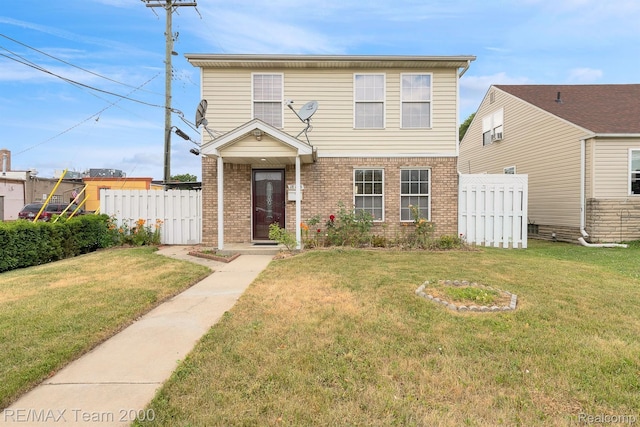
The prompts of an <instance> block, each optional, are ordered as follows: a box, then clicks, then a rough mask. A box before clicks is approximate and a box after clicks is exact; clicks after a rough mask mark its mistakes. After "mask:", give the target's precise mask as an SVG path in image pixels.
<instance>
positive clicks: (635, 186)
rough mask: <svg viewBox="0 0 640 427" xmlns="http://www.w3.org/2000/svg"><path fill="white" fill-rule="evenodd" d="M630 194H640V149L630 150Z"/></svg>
mask: <svg viewBox="0 0 640 427" xmlns="http://www.w3.org/2000/svg"><path fill="white" fill-rule="evenodd" d="M629 194H640V150H629Z"/></svg>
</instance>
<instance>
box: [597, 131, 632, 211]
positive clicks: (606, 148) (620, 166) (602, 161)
mask: <svg viewBox="0 0 640 427" xmlns="http://www.w3.org/2000/svg"><path fill="white" fill-rule="evenodd" d="M593 145H594V170H595V176H596V179H595V181H594V193H593V197H595V198H596V199H614V198H627V197H636V198H637V197H638V196H637V195H633V196H630V195H629V149H631V148H633V149H638V150H640V138H615V139H614V138H610V139H603V138H598V139H597V140H595V141H594V143H593Z"/></svg>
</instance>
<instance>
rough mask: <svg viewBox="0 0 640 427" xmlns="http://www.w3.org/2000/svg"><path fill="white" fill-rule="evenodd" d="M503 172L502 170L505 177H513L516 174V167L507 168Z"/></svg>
mask: <svg viewBox="0 0 640 427" xmlns="http://www.w3.org/2000/svg"><path fill="white" fill-rule="evenodd" d="M503 170H504V173H505V174H506V175H515V174H516V167H515V166H507V167H506V168H504V169H503Z"/></svg>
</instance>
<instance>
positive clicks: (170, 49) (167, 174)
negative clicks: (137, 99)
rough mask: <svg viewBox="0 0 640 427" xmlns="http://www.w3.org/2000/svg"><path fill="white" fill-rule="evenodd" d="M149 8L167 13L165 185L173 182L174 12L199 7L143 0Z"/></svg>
mask: <svg viewBox="0 0 640 427" xmlns="http://www.w3.org/2000/svg"><path fill="white" fill-rule="evenodd" d="M142 1H143V2H144V3H145V5H146V6H147V7H162V8H164V9H165V11H166V12H167V18H166V23H165V30H164V35H165V55H164V57H165V59H164V67H165V68H164V73H165V81H164V93H165V95H164V178H163V181H164V183H165V184H166V183H168V182H169V181H170V180H171V75H172V73H171V70H172V67H171V55H173V54H174V52H173V30H172V17H173V12H174V11H175V10H176V9H177V8H179V7H182V6H193V7H195V6H197V3H196V2H195V1H183V0H142Z"/></svg>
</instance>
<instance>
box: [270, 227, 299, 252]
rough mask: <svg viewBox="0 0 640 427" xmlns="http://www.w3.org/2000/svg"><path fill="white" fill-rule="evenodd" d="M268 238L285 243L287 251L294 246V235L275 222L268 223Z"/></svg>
mask: <svg viewBox="0 0 640 427" xmlns="http://www.w3.org/2000/svg"><path fill="white" fill-rule="evenodd" d="M269 238H270V239H271V240H275V241H276V242H278V243H280V244H281V245H285V246H286V247H287V250H288V251H290V250H291V249H293V248H295V246H296V237H295V236H294V235H293V234H292V233H290V232H288V231H287V230H285V229H284V228H280V225H278V224H277V223H275V222H274V223H273V224H271V225H269Z"/></svg>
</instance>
